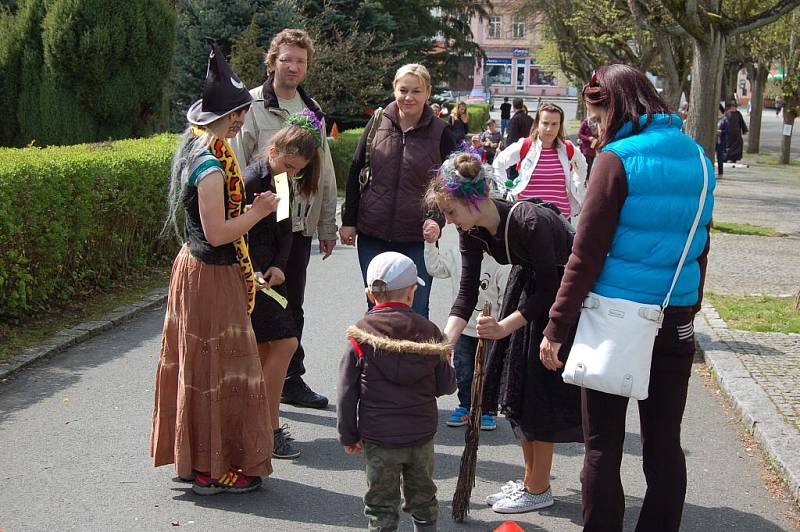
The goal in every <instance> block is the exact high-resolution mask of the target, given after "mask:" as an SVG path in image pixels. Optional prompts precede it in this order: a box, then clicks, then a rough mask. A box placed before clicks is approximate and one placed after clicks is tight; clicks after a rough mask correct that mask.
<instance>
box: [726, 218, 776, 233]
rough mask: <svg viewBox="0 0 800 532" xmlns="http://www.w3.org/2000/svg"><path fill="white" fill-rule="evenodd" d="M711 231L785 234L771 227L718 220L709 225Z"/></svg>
mask: <svg viewBox="0 0 800 532" xmlns="http://www.w3.org/2000/svg"><path fill="white" fill-rule="evenodd" d="M711 232H712V233H728V234H730V235H750V236H785V235H784V234H783V233H779V232H778V231H776V230H775V229H773V228H771V227H763V226H760V225H752V224H745V223H736V222H718V221H716V220H715V221H714V223H713V224H712V226H711Z"/></svg>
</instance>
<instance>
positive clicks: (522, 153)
mask: <svg viewBox="0 0 800 532" xmlns="http://www.w3.org/2000/svg"><path fill="white" fill-rule="evenodd" d="M532 144H533V141H532V140H531V137H530V136H528V137H525V140H523V141H522V148H520V150H519V162H518V163H517V172H519V169H520V167H521V166H522V160H523V159H524V158H525V157H526V156H527V155H528V152H529V151H531V145H532Z"/></svg>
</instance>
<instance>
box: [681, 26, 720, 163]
mask: <svg viewBox="0 0 800 532" xmlns="http://www.w3.org/2000/svg"><path fill="white" fill-rule="evenodd" d="M710 32H711V34H710V35H709V40H708V42H705V43H702V42H698V41H697V40H696V39H693V43H692V48H693V49H694V55H693V57H692V88H691V93H690V97H689V101H690V105H689V116H688V119H687V121H686V122H687V123H686V132H687V133H688V134H689V135H691V136H692V137H694V139H695V140H696V141H697V142H698V143H699V144H700V145H701V146H702V147H703V149H705V151H706V155H708V156H709V157H711V158H712V159H713V158H714V153H715V149H714V148H715V144H716V137H717V113H718V110H719V93H720V92H719V88H720V82H721V78H722V69H723V68H722V67H723V63H724V61H725V35H724V34H723V33H722V32H721V31H719V30H718V29H717V28H714V27H713V26H712V27H711V29H710Z"/></svg>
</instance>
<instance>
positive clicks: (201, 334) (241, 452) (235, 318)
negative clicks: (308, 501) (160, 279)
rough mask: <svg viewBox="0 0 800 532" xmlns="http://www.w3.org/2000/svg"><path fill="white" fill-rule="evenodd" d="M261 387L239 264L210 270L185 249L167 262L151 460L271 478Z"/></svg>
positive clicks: (215, 473) (183, 469) (184, 469)
mask: <svg viewBox="0 0 800 532" xmlns="http://www.w3.org/2000/svg"><path fill="white" fill-rule="evenodd" d="M266 391H267V390H266V386H265V385H264V378H263V376H262V373H261V362H260V359H259V356H258V347H257V345H256V338H255V335H254V334H253V329H252V327H251V325H250V317H249V316H248V314H247V291H246V288H245V284H244V282H243V280H242V274H241V272H240V269H239V265H238V264H232V265H228V266H216V265H211V264H206V263H203V262H201V261H199V260H197V259H196V258H194V257H192V255H191V254H190V253H189V249H188V248H187V247H186V246H185V245H184V247H183V248H182V249H181V251H180V253H178V256H177V257H176V258H175V262H174V263H173V265H172V276H171V278H170V284H169V296H168V300H167V315H166V317H165V318H164V336H163V339H162V343H161V357H160V358H159V361H158V369H157V370H156V388H155V406H154V409H153V432H152V433H151V435H150V455H151V456H152V457H153V459H154V461H155V465H156V466H161V465H166V464H172V463H174V464H175V469H176V471H177V473H178V474H179V475H181V476H188V475H189V474H190V473H191V472H192V470H195V471H201V472H203V473H210V474H211V476H212V477H213V478H219V477H220V476H222V474H223V473H225V472H226V471H228V470H229V469H230V468H232V467H233V468H239V469H241V470H242V472H243V473H244V474H245V475H253V476H255V475H258V476H266V475H269V474H270V473H272V462H271V457H272V441H273V438H272V427H270V423H269V418H268V416H269V410H268V408H267V407H268V405H267V395H266Z"/></svg>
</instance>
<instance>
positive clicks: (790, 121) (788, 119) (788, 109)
mask: <svg viewBox="0 0 800 532" xmlns="http://www.w3.org/2000/svg"><path fill="white" fill-rule="evenodd" d="M796 108H797V98H787V99H786V100H785V101H784V103H783V127H784V128H785V127H786V126H787V125H788V126H789V127H790V128H791V127H794V119H795V118H797V112H796V111H795V109H796ZM790 131H792V130H791V129H790ZM781 133H782V132H781ZM781 138H782V141H781V158H780V160H779V161H778V162H779V163H781V164H789V160H790V159H791V151H790V150H791V147H792V136H791V135H781Z"/></svg>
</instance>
